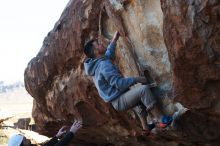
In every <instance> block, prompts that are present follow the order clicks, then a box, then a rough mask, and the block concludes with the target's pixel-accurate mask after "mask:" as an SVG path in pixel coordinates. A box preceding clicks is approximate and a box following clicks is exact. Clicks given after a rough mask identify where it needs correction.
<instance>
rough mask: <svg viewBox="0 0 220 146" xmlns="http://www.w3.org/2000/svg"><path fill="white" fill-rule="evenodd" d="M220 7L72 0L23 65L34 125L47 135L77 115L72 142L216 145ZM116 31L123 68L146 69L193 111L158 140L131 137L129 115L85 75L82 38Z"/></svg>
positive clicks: (155, 0) (177, 1)
mask: <svg viewBox="0 0 220 146" xmlns="http://www.w3.org/2000/svg"><path fill="white" fill-rule="evenodd" d="M161 8H162V10H161ZM219 11H220V10H219V2H218V1H217V0H216V1H215V0H204V1H202V0H190V1H186V0H161V1H159V0H146V1H142V0H136V1H135V0H109V1H108V0H95V1H93V0H83V1H82V0H70V2H69V4H68V5H67V6H66V8H65V10H64V12H63V14H62V15H61V17H60V19H59V20H58V22H57V23H56V24H55V26H54V29H53V30H52V31H51V32H49V33H48V36H47V37H46V38H45V40H44V43H43V46H42V48H41V49H40V51H39V53H38V54H37V56H36V57H35V58H33V59H32V60H31V61H30V62H29V64H28V66H27V68H26V70H25V87H26V89H27V91H28V92H29V93H30V94H31V95H32V96H33V97H34V99H35V103H34V107H33V117H34V119H35V121H36V123H37V128H38V131H40V132H41V133H43V134H46V135H53V134H54V133H55V131H56V130H57V129H58V128H59V127H60V126H61V125H63V124H70V122H72V121H73V120H74V118H77V119H78V118H80V119H83V122H84V125H85V126H84V128H83V129H82V130H81V131H80V132H79V133H78V134H77V136H76V138H75V139H74V143H78V144H90V145H91V144H94V145H104V144H114V145H116V144H117V145H146V143H147V144H148V145H181V144H183V145H194V144H206V143H207V144H214V143H218V138H219V136H220V133H219V132H218V131H216V130H215V129H216V128H219V121H220V119H219V111H220V110H219V108H220V106H219V105H220V104H219V101H220V100H219V96H220V94H219V93H218V89H220V82H219V78H220V71H219V69H220V64H219V62H220V57H219V55H220V47H219V45H220V44H219V33H220V32H219V31H220V30H219V28H220V26H219V25H220V23H219V20H220V19H219V15H220V14H219V13H220V12H219ZM115 30H119V32H120V34H121V38H120V39H119V42H118V47H117V52H116V55H117V57H116V63H117V64H118V65H119V67H120V69H121V72H122V73H123V74H124V75H125V76H137V75H140V74H143V71H144V70H146V69H147V70H149V72H150V75H151V76H152V78H153V79H154V80H155V81H157V83H158V84H159V88H160V89H162V90H163V91H165V93H167V94H164V95H170V94H169V93H170V92H171V91H173V92H172V93H173V96H169V97H173V98H174V97H175V98H174V99H175V100H176V101H178V102H180V103H182V104H183V105H184V106H186V107H187V108H189V109H191V111H188V112H187V113H186V114H184V115H183V116H182V117H181V118H180V120H179V121H178V122H177V124H178V130H176V131H168V132H167V134H166V135H164V134H163V135H160V134H158V135H159V136H158V137H157V140H156V141H155V140H149V139H147V138H146V137H141V138H140V137H139V136H137V135H136V134H137V132H138V131H141V128H140V123H139V121H138V120H137V119H136V117H135V115H134V113H132V112H131V111H128V112H122V113H118V112H116V111H115V110H114V109H113V108H112V107H111V106H110V104H108V103H104V102H103V101H102V100H101V99H100V98H99V96H98V94H97V91H96V89H95V87H94V84H93V82H92V80H91V78H89V77H88V76H86V75H85V73H84V70H83V61H84V59H85V56H84V54H83V50H82V48H83V45H84V43H85V42H86V41H87V40H89V39H90V38H94V37H97V36H99V41H102V42H103V43H105V44H107V42H108V39H110V38H111V36H112V34H113V33H114V31H115ZM164 40H165V42H164ZM165 44H166V45H165ZM163 97H164V96H163ZM169 106H170V107H169V108H170V109H172V111H173V109H175V108H176V107H180V106H179V105H169ZM183 123H184V125H183ZM185 124H186V125H185ZM201 130H202V131H203V132H201ZM216 141H217V142H216Z"/></svg>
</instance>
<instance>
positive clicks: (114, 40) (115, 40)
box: [112, 31, 120, 43]
mask: <svg viewBox="0 0 220 146" xmlns="http://www.w3.org/2000/svg"><path fill="white" fill-rule="evenodd" d="M119 36H120V33H119V32H118V31H116V32H115V34H114V36H113V38H112V42H115V43H116V42H117V40H118V38H119Z"/></svg>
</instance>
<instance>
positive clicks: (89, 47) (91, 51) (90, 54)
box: [84, 40, 95, 58]
mask: <svg viewBox="0 0 220 146" xmlns="http://www.w3.org/2000/svg"><path fill="white" fill-rule="evenodd" d="M94 41H95V40H90V41H88V42H87V43H86V45H85V47H84V53H85V54H86V56H87V57H89V58H94V57H95V54H94V46H93V44H92V43H93V42H94Z"/></svg>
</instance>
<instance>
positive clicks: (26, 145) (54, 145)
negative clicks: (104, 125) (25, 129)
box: [8, 121, 82, 146]
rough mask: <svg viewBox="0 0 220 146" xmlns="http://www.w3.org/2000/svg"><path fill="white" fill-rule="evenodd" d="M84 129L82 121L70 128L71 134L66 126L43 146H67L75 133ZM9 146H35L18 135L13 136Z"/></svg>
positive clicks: (76, 122)
mask: <svg viewBox="0 0 220 146" xmlns="http://www.w3.org/2000/svg"><path fill="white" fill-rule="evenodd" d="M81 127H82V122H81V121H75V122H74V123H73V125H72V126H71V127H70V130H69V132H67V133H66V130H65V129H66V126H63V127H62V128H60V130H59V131H58V132H57V134H56V135H55V136H54V137H53V138H52V139H50V140H49V141H48V142H46V143H44V144H43V145H42V146H66V145H67V144H68V143H69V142H70V141H71V140H72V138H73V137H74V135H75V133H76V132H77V131H78V130H79V129H80V128H81ZM65 133H66V135H65V136H64V137H63V138H62V139H61V140H58V138H60V137H62V136H63V135H64V134H65ZM8 146H35V145H34V144H31V141H30V140H29V139H27V138H26V137H25V136H23V135H20V134H16V135H14V136H12V137H11V138H10V140H9V142H8Z"/></svg>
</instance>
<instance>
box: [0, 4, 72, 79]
mask: <svg viewBox="0 0 220 146" xmlns="http://www.w3.org/2000/svg"><path fill="white" fill-rule="evenodd" d="M68 2H69V0H1V1H0V67H1V69H0V81H5V82H14V81H23V73H24V69H25V67H26V66H27V64H28V62H29V61H30V60H31V59H32V58H33V57H35V56H36V55H37V53H38V51H39V50H40V48H41V46H42V43H43V40H44V37H45V36H46V35H47V33H48V32H49V31H50V30H52V29H53V27H54V24H55V23H56V21H57V20H58V19H59V18H60V15H61V13H62V12H63V10H64V8H65V6H66V5H67V3H68Z"/></svg>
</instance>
